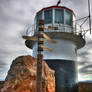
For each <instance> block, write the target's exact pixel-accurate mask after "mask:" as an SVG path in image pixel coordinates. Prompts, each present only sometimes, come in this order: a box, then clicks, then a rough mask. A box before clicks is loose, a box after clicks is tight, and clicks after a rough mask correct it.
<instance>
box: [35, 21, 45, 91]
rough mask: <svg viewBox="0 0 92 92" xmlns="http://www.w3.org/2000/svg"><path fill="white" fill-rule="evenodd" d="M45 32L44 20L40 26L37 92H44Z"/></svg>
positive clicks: (40, 22)
mask: <svg viewBox="0 0 92 92" xmlns="http://www.w3.org/2000/svg"><path fill="white" fill-rule="evenodd" d="M43 31H44V20H39V24H38V55H37V78H36V92H42V61H43V54H42V51H43V48H42V47H41V45H43V34H42V33H43Z"/></svg>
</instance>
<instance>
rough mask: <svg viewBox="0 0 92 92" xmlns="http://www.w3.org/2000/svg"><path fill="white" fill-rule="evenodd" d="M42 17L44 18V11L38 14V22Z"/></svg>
mask: <svg viewBox="0 0 92 92" xmlns="http://www.w3.org/2000/svg"><path fill="white" fill-rule="evenodd" d="M40 19H42V12H40V13H39V14H38V15H37V23H38V21H39V20H40Z"/></svg>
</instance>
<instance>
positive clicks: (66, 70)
mask: <svg viewBox="0 0 92 92" xmlns="http://www.w3.org/2000/svg"><path fill="white" fill-rule="evenodd" d="M40 19H43V20H44V33H45V34H46V35H48V36H49V37H50V38H51V39H53V40H56V41H57V43H56V44H52V43H49V42H46V43H44V45H45V46H47V47H48V48H51V49H52V50H53V53H51V52H47V51H43V59H44V60H45V61H46V62H47V64H48V65H49V67H51V68H52V69H54V70H55V83H56V88H55V90H56V91H55V92H77V50H78V49H80V48H82V47H83V46H85V39H84V38H83V36H82V34H81V32H80V33H79V34H77V32H76V23H75V19H76V16H75V14H74V12H73V10H71V9H69V8H67V7H65V6H58V5H55V6H50V7H45V8H43V9H41V10H40V11H38V12H37V13H36V16H35V20H34V27H33V31H34V35H33V37H35V36H37V34H38V22H39V20H40ZM30 34H31V32H30V33H29V34H28V35H29V36H30ZM25 44H26V46H27V47H28V48H31V49H32V50H33V56H34V57H37V42H35V41H32V40H26V42H25Z"/></svg>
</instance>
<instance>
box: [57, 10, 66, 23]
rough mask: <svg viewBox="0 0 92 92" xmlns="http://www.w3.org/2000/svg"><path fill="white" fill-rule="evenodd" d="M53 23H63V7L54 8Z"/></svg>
mask: <svg viewBox="0 0 92 92" xmlns="http://www.w3.org/2000/svg"><path fill="white" fill-rule="evenodd" d="M55 23H64V10H63V9H55Z"/></svg>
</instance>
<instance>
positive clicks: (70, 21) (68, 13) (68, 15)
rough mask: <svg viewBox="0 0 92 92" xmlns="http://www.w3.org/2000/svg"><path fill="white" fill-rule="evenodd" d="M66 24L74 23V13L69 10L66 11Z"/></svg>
mask: <svg viewBox="0 0 92 92" xmlns="http://www.w3.org/2000/svg"><path fill="white" fill-rule="evenodd" d="M65 24H67V25H70V26H71V25H72V13H71V12H69V11H67V10H66V12H65Z"/></svg>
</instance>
